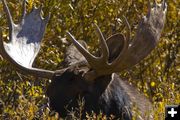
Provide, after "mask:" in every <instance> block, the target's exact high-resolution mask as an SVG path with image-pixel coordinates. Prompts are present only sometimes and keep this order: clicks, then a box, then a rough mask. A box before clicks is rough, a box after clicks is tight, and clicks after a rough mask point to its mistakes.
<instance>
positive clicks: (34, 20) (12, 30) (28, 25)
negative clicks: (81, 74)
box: [0, 0, 54, 78]
mask: <svg viewBox="0 0 180 120" xmlns="http://www.w3.org/2000/svg"><path fill="white" fill-rule="evenodd" d="M25 2H26V0H24V3H23V13H22V20H21V22H20V23H19V24H15V23H14V22H13V20H12V16H11V14H10V11H9V9H8V6H7V3H6V0H2V3H3V6H4V10H5V12H6V14H7V18H8V22H9V39H10V40H9V43H4V42H3V40H2V32H0V33H1V36H0V54H1V55H2V56H3V57H5V58H6V59H8V60H9V61H10V62H11V63H13V64H14V65H15V66H16V67H17V68H19V69H20V70H22V71H24V72H26V73H28V74H32V75H36V76H39V77H46V78H51V77H52V76H53V75H54V71H49V70H43V69H38V68H33V67H32V64H33V62H34V59H35V57H36V56H37V54H38V52H39V49H40V45H41V40H42V37H43V34H44V31H45V28H46V24H47V22H48V20H49V16H47V17H46V18H45V19H44V18H42V17H41V15H40V13H41V8H39V9H37V8H33V10H32V11H31V12H30V13H29V14H27V15H26V5H25Z"/></svg>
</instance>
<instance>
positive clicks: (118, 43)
mask: <svg viewBox="0 0 180 120" xmlns="http://www.w3.org/2000/svg"><path fill="white" fill-rule="evenodd" d="M124 41H125V37H124V35H123V34H120V33H118V34H114V35H112V36H110V37H109V38H108V39H107V40H106V43H107V46H108V48H109V59H108V61H109V63H111V62H112V61H113V60H115V59H116V58H117V57H118V55H119V54H120V53H121V51H122V49H123V47H124V45H125V43H124Z"/></svg>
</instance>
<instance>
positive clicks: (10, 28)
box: [2, 0, 14, 40]
mask: <svg viewBox="0 0 180 120" xmlns="http://www.w3.org/2000/svg"><path fill="white" fill-rule="evenodd" d="M2 3H3V6H4V10H5V12H6V15H7V19H8V22H9V30H10V34H9V38H10V40H12V31H13V25H14V22H13V19H12V16H11V13H10V11H9V8H8V6H7V3H6V0H2Z"/></svg>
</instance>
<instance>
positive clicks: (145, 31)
mask: <svg viewBox="0 0 180 120" xmlns="http://www.w3.org/2000/svg"><path fill="white" fill-rule="evenodd" d="M166 10H167V5H166V3H165V1H164V0H163V1H162V3H161V4H157V3H156V2H155V4H154V7H152V8H151V5H150V1H149V5H148V13H147V16H144V17H143V19H142V20H141V21H140V23H139V26H138V29H137V32H136V35H135V38H134V39H133V40H132V42H130V26H129V23H128V21H127V20H126V18H125V21H126V26H127V27H128V29H129V31H128V37H127V39H126V38H125V37H124V36H123V35H122V34H115V35H113V36H111V37H110V38H108V39H107V40H105V38H104V36H103V34H102V32H101V31H100V29H99V27H98V26H97V25H96V28H97V33H98V35H99V38H100V45H101V50H102V55H101V56H100V57H95V56H93V55H92V54H91V53H89V52H88V51H87V50H86V49H85V48H84V47H83V46H82V45H81V44H79V42H78V41H77V40H76V39H75V38H74V37H73V36H72V35H71V34H70V33H69V32H67V33H68V36H69V37H70V39H71V40H72V42H73V44H74V45H75V46H76V48H77V49H78V50H79V51H80V52H81V53H82V54H83V56H84V57H85V58H86V60H87V61H88V63H89V65H90V66H91V68H92V69H93V70H92V71H89V72H87V73H86V77H87V78H88V79H94V78H96V77H98V76H100V75H106V74H111V73H113V72H119V71H122V70H124V69H127V68H130V67H131V66H133V65H135V64H137V63H138V62H139V61H140V60H142V59H143V58H145V57H146V56H147V55H148V54H149V53H150V52H151V51H152V50H153V49H154V48H155V46H156V45H157V42H158V40H159V38H160V35H161V31H162V29H163V26H164V23H165V15H166ZM112 43H113V44H112ZM116 54H118V55H116ZM110 55H111V56H112V57H113V60H112V57H111V56H110Z"/></svg>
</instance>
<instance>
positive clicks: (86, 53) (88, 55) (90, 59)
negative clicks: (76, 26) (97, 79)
mask: <svg viewBox="0 0 180 120" xmlns="http://www.w3.org/2000/svg"><path fill="white" fill-rule="evenodd" d="M67 35H68V36H69V38H70V39H71V41H72V42H73V44H74V45H75V46H76V48H77V49H78V50H79V52H80V53H81V54H82V55H83V56H84V57H85V58H86V60H87V61H88V63H89V64H90V65H91V66H93V65H94V64H95V61H96V59H97V58H96V57H95V56H93V55H92V54H91V53H89V51H88V50H86V49H85V48H84V47H83V46H82V45H81V44H80V43H79V42H78V41H77V40H76V39H75V38H74V36H73V35H72V34H71V33H70V32H68V31H67Z"/></svg>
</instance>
